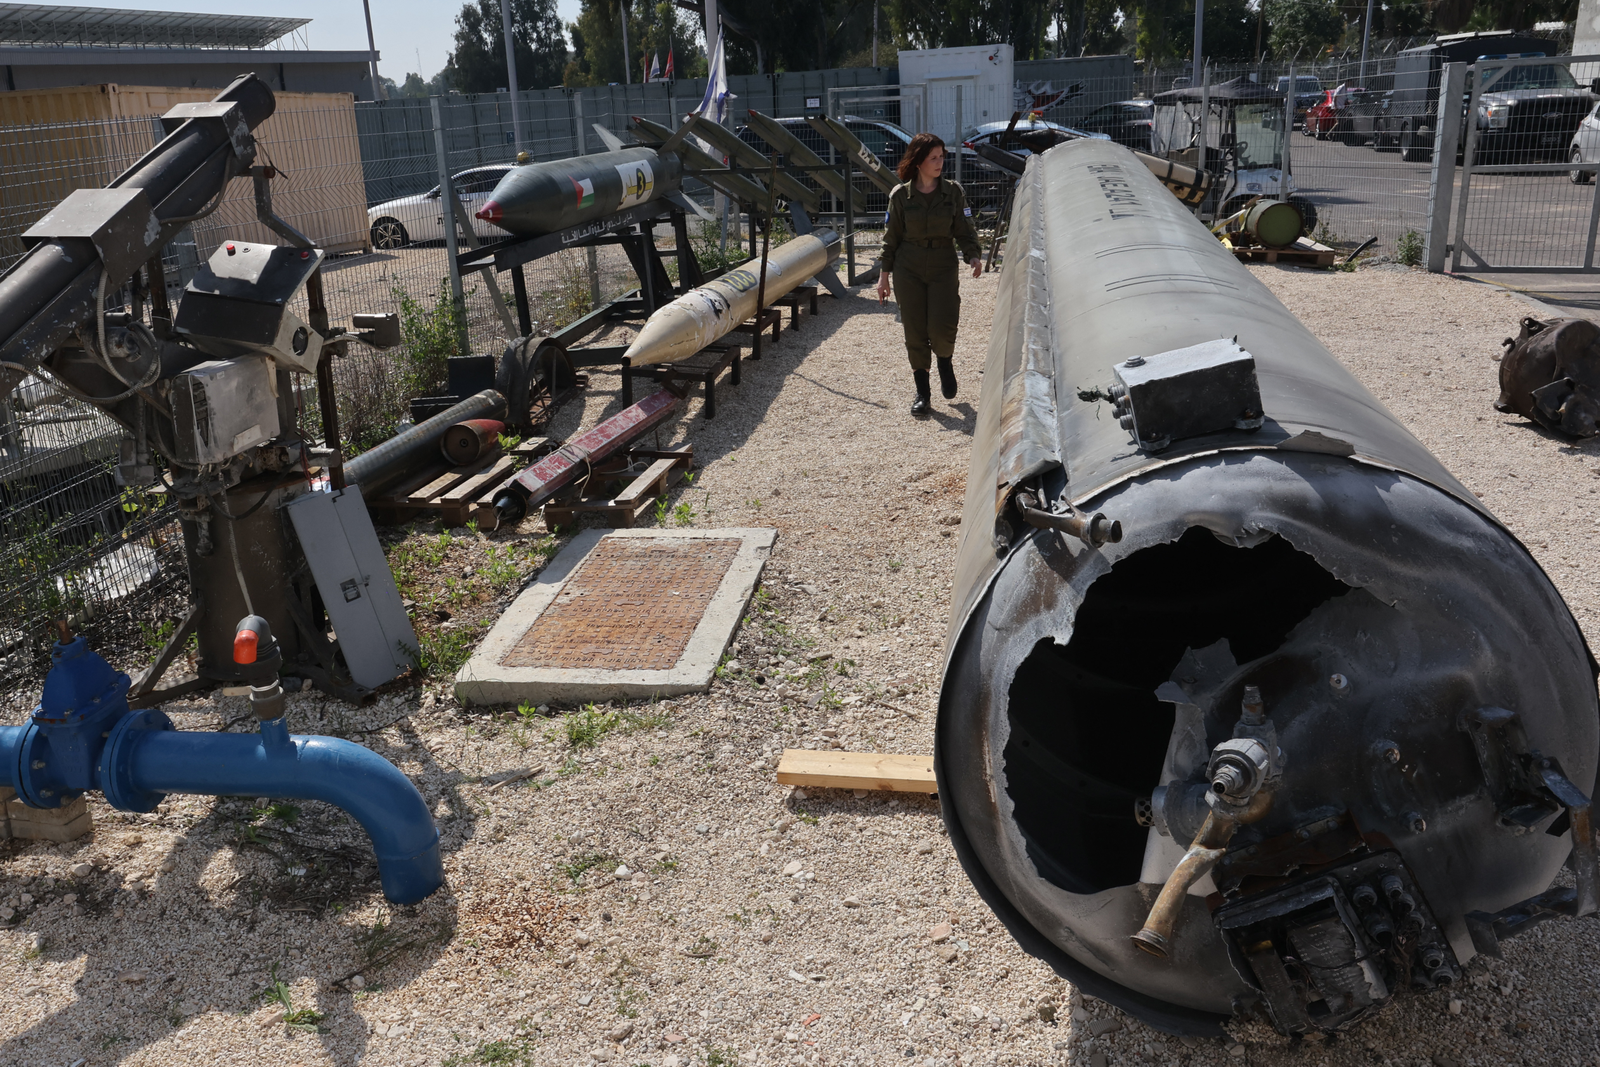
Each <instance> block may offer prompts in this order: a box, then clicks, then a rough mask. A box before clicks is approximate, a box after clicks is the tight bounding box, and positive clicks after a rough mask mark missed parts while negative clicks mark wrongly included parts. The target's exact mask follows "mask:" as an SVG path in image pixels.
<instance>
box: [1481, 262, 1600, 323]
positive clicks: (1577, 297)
mask: <svg viewBox="0 0 1600 1067" xmlns="http://www.w3.org/2000/svg"><path fill="white" fill-rule="evenodd" d="M1452 277H1456V278H1462V279H1465V280H1467V281H1474V282H1482V283H1484V284H1487V285H1493V286H1497V287H1498V288H1501V289H1507V290H1510V291H1511V292H1513V293H1516V294H1518V295H1520V296H1523V297H1526V298H1527V299H1528V300H1530V301H1536V302H1537V303H1538V304H1540V305H1545V306H1542V307H1540V308H1539V309H1538V310H1537V311H1536V314H1540V315H1544V316H1550V315H1570V316H1572V317H1574V318H1580V319H1594V320H1597V321H1600V274H1580V273H1570V274H1524V273H1521V272H1512V273H1496V272H1494V271H1470V272H1469V271H1461V272H1460V273H1458V274H1455V275H1452Z"/></svg>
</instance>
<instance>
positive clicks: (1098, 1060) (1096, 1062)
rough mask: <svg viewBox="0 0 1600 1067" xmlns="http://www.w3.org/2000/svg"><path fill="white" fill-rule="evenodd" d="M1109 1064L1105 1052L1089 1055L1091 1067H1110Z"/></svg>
mask: <svg viewBox="0 0 1600 1067" xmlns="http://www.w3.org/2000/svg"><path fill="white" fill-rule="evenodd" d="M1108 1062H1109V1061H1107V1059H1106V1054H1105V1053H1104V1052H1091V1053H1089V1067H1108Z"/></svg>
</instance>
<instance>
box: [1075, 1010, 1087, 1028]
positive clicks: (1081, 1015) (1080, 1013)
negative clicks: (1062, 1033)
mask: <svg viewBox="0 0 1600 1067" xmlns="http://www.w3.org/2000/svg"><path fill="white" fill-rule="evenodd" d="M1088 1021H1089V1013H1088V1012H1086V1011H1084V1010H1083V1009H1082V1008H1073V1009H1072V1025H1073V1026H1082V1025H1083V1024H1084V1023H1086V1022H1088Z"/></svg>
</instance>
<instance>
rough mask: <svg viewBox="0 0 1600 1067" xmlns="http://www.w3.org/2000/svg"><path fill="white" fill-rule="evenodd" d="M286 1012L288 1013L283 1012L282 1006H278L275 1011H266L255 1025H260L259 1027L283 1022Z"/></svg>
mask: <svg viewBox="0 0 1600 1067" xmlns="http://www.w3.org/2000/svg"><path fill="white" fill-rule="evenodd" d="M286 1014H288V1013H287V1012H285V1011H284V1010H283V1009H282V1008H279V1009H278V1010H277V1011H274V1012H270V1013H268V1014H267V1015H266V1016H264V1017H263V1018H262V1019H261V1021H260V1022H258V1023H257V1024H256V1025H257V1026H261V1027H267V1026H277V1025H278V1024H279V1023H281V1022H283V1017H284V1016H285V1015H286Z"/></svg>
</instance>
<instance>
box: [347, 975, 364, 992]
mask: <svg viewBox="0 0 1600 1067" xmlns="http://www.w3.org/2000/svg"><path fill="white" fill-rule="evenodd" d="M347 984H348V985H349V986H350V988H351V989H354V990H357V991H359V990H362V989H365V988H367V980H366V979H365V978H363V977H361V976H360V975H359V974H352V975H351V976H350V981H349V982H348V983H347Z"/></svg>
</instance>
